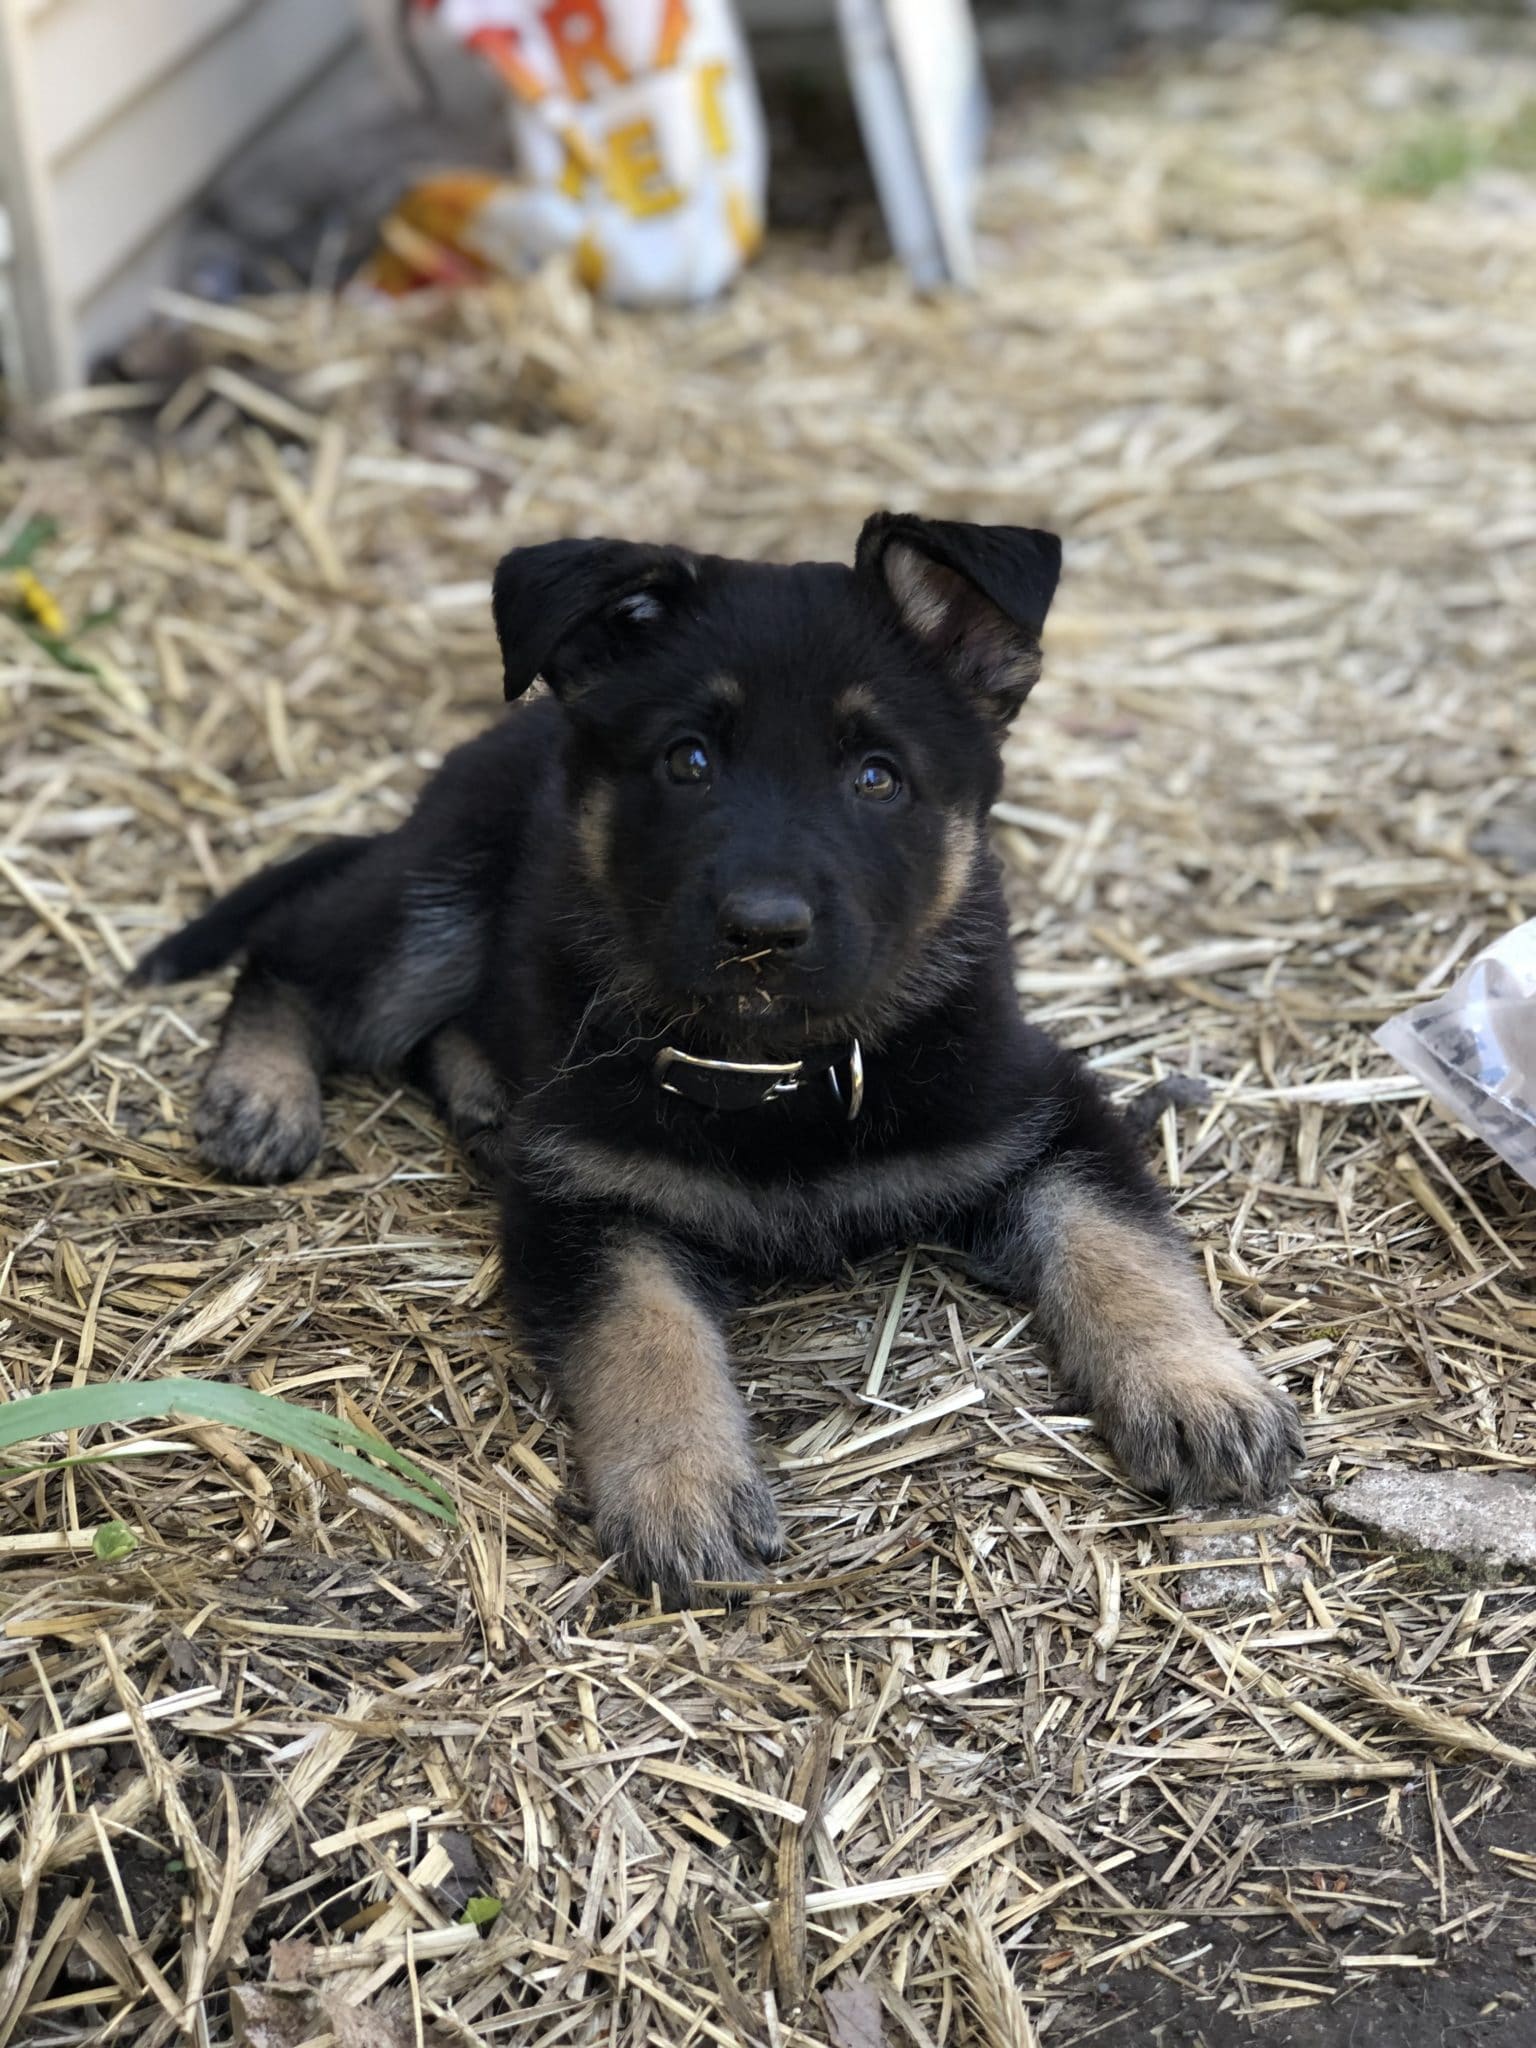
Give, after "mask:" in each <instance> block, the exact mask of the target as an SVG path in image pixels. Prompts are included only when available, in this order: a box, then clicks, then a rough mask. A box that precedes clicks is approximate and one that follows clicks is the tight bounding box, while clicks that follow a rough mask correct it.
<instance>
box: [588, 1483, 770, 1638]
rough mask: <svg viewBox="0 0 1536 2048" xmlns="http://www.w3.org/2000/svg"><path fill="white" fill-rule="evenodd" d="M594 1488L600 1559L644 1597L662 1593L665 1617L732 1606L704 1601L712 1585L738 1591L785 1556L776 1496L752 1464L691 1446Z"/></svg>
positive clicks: (726, 1597) (715, 1598)
mask: <svg viewBox="0 0 1536 2048" xmlns="http://www.w3.org/2000/svg"><path fill="white" fill-rule="evenodd" d="M592 1487H593V1496H594V1499H593V1509H592V1523H593V1528H594V1531H595V1533H596V1536H597V1545H598V1548H599V1550H601V1551H602V1552H603V1553H604V1554H605V1555H615V1554H616V1555H617V1556H618V1559H619V1569H620V1570H621V1571H622V1573H623V1575H624V1577H625V1578H626V1579H627V1580H628V1582H629V1584H630V1585H632V1586H633V1587H635V1589H636V1590H637V1591H638V1592H642V1593H648V1592H649V1591H650V1589H651V1587H652V1586H653V1585H654V1586H656V1587H658V1588H659V1590H660V1593H661V1598H662V1603H663V1605H664V1606H666V1607H669V1608H678V1607H692V1606H694V1605H696V1604H698V1605H709V1606H719V1605H721V1604H722V1603H725V1604H728V1603H729V1602H730V1600H731V1598H732V1596H731V1595H730V1594H727V1593H717V1594H714V1595H702V1596H701V1597H700V1598H698V1599H697V1600H696V1597H695V1596H696V1593H697V1591H698V1589H699V1588H700V1587H701V1586H702V1585H704V1584H706V1583H709V1582H718V1581H721V1580H724V1581H727V1582H733V1583H735V1584H736V1585H737V1586H738V1587H739V1586H740V1584H741V1583H742V1582H743V1581H746V1580H751V1579H756V1578H758V1577H759V1576H760V1575H761V1570H762V1567H763V1566H764V1565H767V1564H772V1563H774V1562H775V1560H776V1559H778V1558H780V1557H782V1556H783V1555H784V1537H783V1533H782V1531H781V1529H780V1526H779V1511H778V1509H777V1508H776V1507H775V1505H774V1501H773V1495H772V1494H771V1493H770V1492H769V1491H768V1483H767V1481H766V1480H765V1479H764V1478H763V1475H762V1473H761V1472H759V1471H758V1469H757V1467H756V1466H755V1465H753V1464H751V1463H750V1462H749V1461H748V1460H747V1459H745V1458H742V1459H739V1460H738V1459H736V1458H726V1459H724V1460H722V1459H721V1458H720V1455H719V1453H718V1452H716V1451H715V1450H714V1449H713V1447H704V1446H688V1447H685V1448H681V1449H677V1450H674V1451H671V1452H669V1453H667V1454H665V1455H662V1456H658V1457H654V1458H651V1459H647V1460H645V1461H640V1460H634V1461H625V1462H624V1463H623V1464H622V1465H621V1466H619V1467H617V1468H611V1469H610V1470H608V1471H606V1472H598V1473H596V1474H594V1475H593V1481H592ZM735 1597H737V1598H739V1597H740V1595H739V1593H738V1594H737V1595H736V1596H735Z"/></svg>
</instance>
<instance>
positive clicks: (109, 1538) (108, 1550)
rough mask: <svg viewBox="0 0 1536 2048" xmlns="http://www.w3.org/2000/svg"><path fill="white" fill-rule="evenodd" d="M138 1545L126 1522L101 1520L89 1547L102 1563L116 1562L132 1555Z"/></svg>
mask: <svg viewBox="0 0 1536 2048" xmlns="http://www.w3.org/2000/svg"><path fill="white" fill-rule="evenodd" d="M138 1547H139V1539H138V1537H137V1536H135V1535H134V1533H133V1531H132V1530H131V1529H130V1528H129V1526H128V1524H127V1523H126V1522H103V1523H102V1525H101V1527H100V1528H99V1529H98V1530H97V1531H96V1534H95V1535H94V1536H93V1537H92V1538H91V1548H92V1550H94V1551H95V1553H96V1555H97V1556H98V1557H99V1558H100V1559H101V1561H102V1563H103V1564H116V1563H117V1562H118V1560H119V1559H120V1558H124V1557H132V1555H133V1553H134V1552H135V1551H136V1550H137V1549H138Z"/></svg>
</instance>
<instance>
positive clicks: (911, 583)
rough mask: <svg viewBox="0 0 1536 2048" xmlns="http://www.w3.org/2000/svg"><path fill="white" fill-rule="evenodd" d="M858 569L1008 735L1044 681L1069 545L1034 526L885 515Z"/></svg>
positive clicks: (871, 528)
mask: <svg viewBox="0 0 1536 2048" xmlns="http://www.w3.org/2000/svg"><path fill="white" fill-rule="evenodd" d="M855 567H856V568H857V570H858V572H859V574H860V575H863V576H869V577H873V578H875V579H876V580H877V581H879V582H880V583H881V584H883V586H884V587H885V589H886V591H887V592H888V593H889V594H890V597H891V599H892V601H893V603H894V604H895V606H896V609H897V611H898V612H899V613H900V614H901V617H902V619H903V621H904V622H905V624H906V626H907V628H908V629H909V631H911V632H912V633H915V634H916V636H917V638H918V639H919V640H921V641H922V642H923V644H924V646H926V647H928V648H929V649H931V651H932V652H933V653H934V654H936V655H937V656H938V657H939V659H940V660H941V661H942V662H943V663H944V665H945V667H946V668H947V669H948V670H949V672H950V674H951V675H952V676H953V677H954V678H955V680H956V682H958V683H959V684H960V685H961V686H962V688H964V689H965V690H966V691H967V692H968V693H969V694H970V695H971V697H972V698H973V699H974V700H975V702H976V703H977V705H978V706H979V707H980V708H981V709H982V710H984V711H985V712H986V713H987V714H988V716H989V717H991V718H993V719H994V720H995V721H996V722H997V724H998V725H999V726H1004V725H1006V724H1007V723H1008V721H1009V720H1010V719H1011V718H1012V717H1013V716H1014V714H1015V713H1016V712H1017V711H1018V709H1019V706H1020V705H1021V704H1022V703H1023V702H1024V699H1025V698H1026V697H1027V696H1028V695H1029V693H1030V690H1031V689H1032V688H1033V686H1034V683H1035V681H1036V679H1037V678H1038V676H1039V674H1040V629H1041V627H1042V626H1043V625H1044V624H1045V615H1046V613H1047V612H1048V611H1049V610H1050V608H1051V599H1052V597H1053V596H1054V595H1055V592H1056V579H1057V577H1058V576H1059V575H1060V573H1061V542H1060V541H1059V540H1058V539H1057V538H1056V536H1055V534H1054V533H1041V532H1038V531H1037V530H1036V529H1035V528H1034V527H1030V526H969V525H962V524H960V523H958V522H956V521H953V520H947V519H918V518H916V517H914V516H913V514H911V513H909V512H877V513H876V514H875V516H874V518H873V519H869V520H866V522H865V525H864V531H863V532H862V533H861V534H860V535H859V549H858V554H857V556H856V557H855Z"/></svg>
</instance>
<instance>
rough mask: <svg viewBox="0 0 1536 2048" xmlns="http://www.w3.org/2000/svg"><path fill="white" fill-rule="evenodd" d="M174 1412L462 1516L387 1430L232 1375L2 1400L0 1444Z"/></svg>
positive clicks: (439, 1514) (425, 1510)
mask: <svg viewBox="0 0 1536 2048" xmlns="http://www.w3.org/2000/svg"><path fill="white" fill-rule="evenodd" d="M155 1416H171V1417H173V1418H176V1419H179V1420H181V1421H186V1422H217V1423H222V1424H223V1425H224V1427H225V1428H227V1429H248V1430H250V1431H251V1432H252V1434H253V1435H256V1436H264V1437H266V1438H268V1439H269V1440H270V1441H271V1442H273V1443H279V1444H285V1445H286V1446H287V1447H288V1449H289V1450H291V1451H302V1452H303V1453H304V1454H305V1455H306V1456H307V1457H311V1458H318V1459H320V1460H322V1461H323V1462H324V1463H325V1464H327V1465H331V1466H334V1467H335V1469H336V1470H337V1471H338V1472H340V1473H342V1474H344V1476H345V1477H346V1478H348V1479H349V1480H351V1481H352V1482H353V1484H354V1485H360V1486H371V1487H372V1488H373V1489H374V1490H375V1492H378V1493H382V1494H387V1495H388V1496H389V1498H390V1499H391V1500H398V1501H400V1502H402V1503H403V1504H404V1505H405V1506H406V1507H409V1508H413V1509H415V1511H416V1512H417V1513H418V1514H425V1515H431V1516H433V1517H434V1518H435V1519H436V1520H437V1521H439V1522H447V1523H448V1524H450V1526H452V1525H454V1524H456V1523H457V1521H458V1515H457V1513H456V1512H455V1509H454V1505H453V1501H452V1498H451V1496H450V1495H449V1494H448V1493H446V1492H445V1491H444V1489H443V1488H442V1487H441V1486H439V1485H438V1483H437V1481H436V1480H435V1479H433V1478H431V1477H430V1476H429V1475H428V1474H427V1473H425V1472H424V1471H423V1470H422V1469H421V1467H420V1466H419V1465H418V1464H417V1463H416V1462H415V1460H414V1459H412V1458H408V1457H406V1456H405V1454H404V1452H402V1451H397V1450H395V1449H394V1447H393V1446H392V1445H390V1444H387V1443H385V1442H384V1441H383V1440H382V1438H380V1437H376V1436H369V1435H368V1434H366V1433H365V1432H364V1431H363V1430H360V1429H355V1428H354V1427H353V1426H352V1424H351V1423H350V1422H342V1421H340V1420H339V1419H338V1418H337V1417H336V1416H334V1415H326V1414H323V1413H321V1412H319V1411H317V1410H315V1409H313V1408H301V1407H299V1406H298V1405H297V1404H296V1403H295V1402H292V1401H284V1400H282V1399H281V1398H280V1397H279V1396H278V1395H276V1394H258V1393H254V1392H253V1391H252V1389H251V1388H249V1387H236V1386H231V1385H230V1384H229V1382H228V1381H226V1380H198V1379H192V1378H189V1377H186V1376H184V1375H180V1374H177V1375H173V1376H172V1377H170V1378H168V1379H160V1380H113V1381H108V1382H107V1383H105V1384H104V1385H94V1386H85V1387H64V1388H60V1389H58V1390H57V1391H56V1392H54V1393H51V1394H35V1395H32V1396H30V1397H29V1398H26V1399H23V1400H19V1401H17V1400H12V1401H4V1402H0V1450H6V1449H8V1448H9V1447H10V1446H11V1445H12V1444H19V1443H26V1442H28V1441H29V1440H30V1439H33V1438H36V1437H42V1436H53V1435H55V1434H56V1433H57V1432H58V1431H60V1430H65V1429H95V1428H97V1427H99V1426H100V1425H101V1424H103V1423H107V1422H144V1421H147V1420H148V1419H150V1418H151V1417H155Z"/></svg>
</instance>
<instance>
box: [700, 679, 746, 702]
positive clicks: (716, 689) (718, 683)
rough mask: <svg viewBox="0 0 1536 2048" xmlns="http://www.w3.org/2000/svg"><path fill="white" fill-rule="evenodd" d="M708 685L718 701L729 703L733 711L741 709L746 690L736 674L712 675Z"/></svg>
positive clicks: (710, 692) (712, 695) (711, 693)
mask: <svg viewBox="0 0 1536 2048" xmlns="http://www.w3.org/2000/svg"><path fill="white" fill-rule="evenodd" d="M706 687H707V688H708V690H709V694H710V695H711V697H713V698H715V699H716V701H717V702H719V703H721V704H725V705H728V706H729V707H730V709H731V710H733V711H739V710H740V709H741V704H742V700H743V698H744V697H745V695H746V692H745V691H744V690H743V689H742V687H741V685H740V683H738V682H737V680H736V678H735V677H734V676H728V675H723V674H722V675H718V676H711V677H710V679H709V682H708V684H707V685H706Z"/></svg>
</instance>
